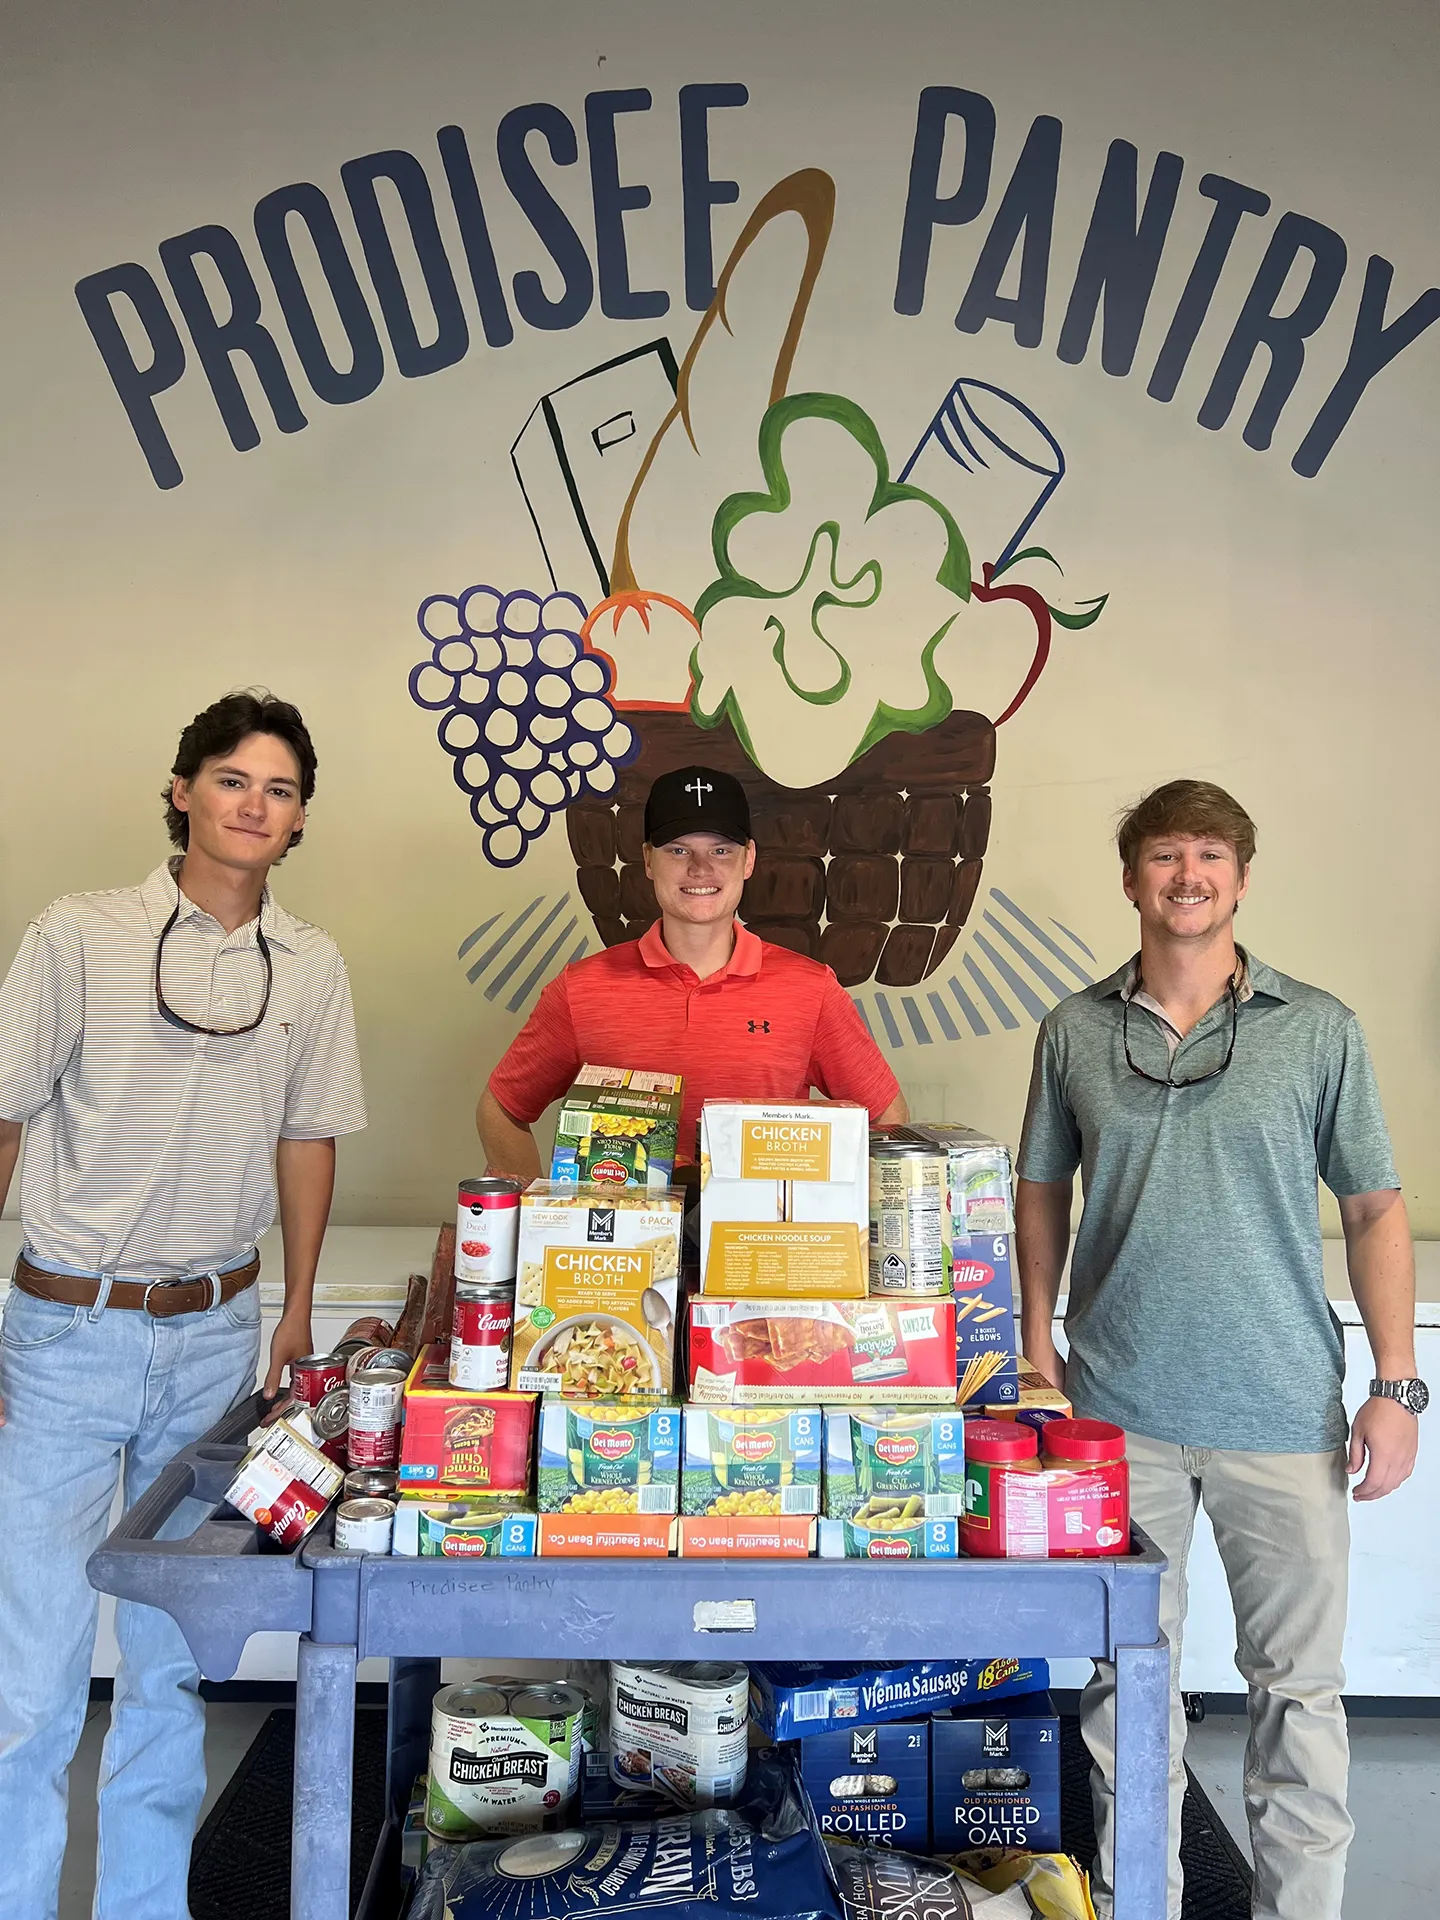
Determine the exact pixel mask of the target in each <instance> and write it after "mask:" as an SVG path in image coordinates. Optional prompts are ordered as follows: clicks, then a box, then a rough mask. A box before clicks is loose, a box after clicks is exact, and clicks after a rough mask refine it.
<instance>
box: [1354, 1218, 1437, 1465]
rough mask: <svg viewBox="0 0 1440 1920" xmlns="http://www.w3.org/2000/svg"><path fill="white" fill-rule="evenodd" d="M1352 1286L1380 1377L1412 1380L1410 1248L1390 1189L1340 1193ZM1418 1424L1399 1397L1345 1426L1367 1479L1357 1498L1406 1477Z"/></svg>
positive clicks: (1367, 1407) (1373, 1405) (1368, 1408)
mask: <svg viewBox="0 0 1440 1920" xmlns="http://www.w3.org/2000/svg"><path fill="white" fill-rule="evenodd" d="M1339 1200H1340V1220H1341V1224H1342V1225H1343V1227H1344V1229H1345V1260H1346V1265H1347V1266H1348V1268H1349V1270H1350V1288H1351V1291H1352V1292H1353V1293H1354V1295H1355V1304H1356V1305H1357V1306H1358V1307H1359V1309H1360V1318H1361V1319H1362V1320H1363V1321H1364V1322H1365V1332H1366V1335H1367V1337H1368V1338H1369V1341H1370V1351H1371V1353H1372V1354H1373V1356H1374V1359H1375V1375H1376V1378H1377V1379H1380V1380H1412V1379H1414V1377H1415V1250H1414V1248H1413V1246H1412V1245H1411V1243H1410V1222H1409V1218H1408V1216H1407V1215H1406V1212H1405V1200H1404V1196H1403V1195H1402V1194H1400V1193H1398V1192H1396V1190H1395V1189H1394V1188H1393V1187H1390V1188H1385V1189H1382V1190H1381V1191H1380V1192H1378V1193H1352V1194H1344V1195H1341V1196H1339ZM1419 1438H1420V1422H1419V1421H1418V1420H1417V1419H1416V1417H1415V1415H1414V1414H1413V1413H1411V1412H1410V1411H1409V1410H1408V1408H1405V1407H1402V1406H1401V1405H1400V1404H1399V1402H1398V1401H1395V1400H1382V1399H1373V1400H1367V1401H1366V1402H1365V1404H1364V1406H1363V1407H1361V1409H1360V1411H1359V1412H1358V1413H1357V1414H1356V1416H1355V1421H1354V1425H1353V1426H1352V1427H1351V1429H1350V1471H1351V1473H1352V1474H1353V1473H1359V1472H1360V1470H1361V1468H1362V1467H1364V1468H1365V1477H1364V1479H1363V1480H1362V1481H1361V1482H1360V1483H1359V1485H1358V1486H1357V1487H1356V1488H1355V1498H1356V1499H1357V1500H1380V1499H1383V1497H1384V1496H1385V1495H1386V1494H1387V1493H1393V1492H1394V1491H1395V1489H1396V1487H1398V1486H1399V1485H1401V1483H1402V1482H1403V1481H1405V1480H1408V1479H1409V1477H1410V1475H1411V1473H1412V1471H1413V1470H1414V1466H1415V1453H1416V1449H1417V1447H1418V1444H1419Z"/></svg>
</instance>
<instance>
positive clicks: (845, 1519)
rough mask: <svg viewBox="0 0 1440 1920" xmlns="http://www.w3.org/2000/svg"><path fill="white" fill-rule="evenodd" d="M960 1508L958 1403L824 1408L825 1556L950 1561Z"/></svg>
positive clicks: (961, 1459) (961, 1427)
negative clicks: (948, 1405) (955, 1405)
mask: <svg viewBox="0 0 1440 1920" xmlns="http://www.w3.org/2000/svg"><path fill="white" fill-rule="evenodd" d="M964 1506H965V1419H964V1415H963V1414H961V1413H960V1412H959V1410H958V1409H951V1408H946V1409H945V1410H943V1411H940V1412H932V1411H930V1410H929V1409H928V1408H917V1407H853V1408H852V1407H836V1408H832V1409H831V1410H830V1411H829V1412H828V1413H827V1414H826V1417H825V1513H826V1518H827V1523H828V1524H826V1525H825V1526H822V1528H821V1530H820V1531H821V1553H822V1555H823V1556H824V1557H825V1558H827V1559H830V1558H839V1557H843V1558H845V1559H851V1560H894V1559H916V1560H919V1559H932V1560H935V1559H946V1560H949V1559H953V1558H954V1557H955V1553H956V1551H957V1549H958V1545H959V1535H958V1529H957V1526H956V1521H957V1519H958V1516H959V1515H960V1514H961V1513H962V1512H963V1511H964ZM937 1523H941V1524H937ZM837 1548H838V1553H837Z"/></svg>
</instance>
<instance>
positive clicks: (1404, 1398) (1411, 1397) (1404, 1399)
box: [1370, 1380, 1430, 1413]
mask: <svg viewBox="0 0 1440 1920" xmlns="http://www.w3.org/2000/svg"><path fill="white" fill-rule="evenodd" d="M1370 1398H1371V1399H1372V1400H1398V1401H1399V1402H1400V1404H1401V1406H1402V1407H1404V1408H1405V1409H1406V1410H1407V1411H1408V1412H1410V1413H1423V1412H1424V1411H1425V1409H1426V1407H1428V1406H1429V1404H1430V1389H1429V1388H1428V1387H1427V1386H1426V1384H1425V1382H1424V1381H1423V1380H1372V1381H1371V1382H1370Z"/></svg>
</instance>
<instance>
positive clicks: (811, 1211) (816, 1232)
mask: <svg viewBox="0 0 1440 1920" xmlns="http://www.w3.org/2000/svg"><path fill="white" fill-rule="evenodd" d="M787 1229H789V1231H787ZM800 1229H806V1231H800ZM869 1239H870V1116H869V1114H868V1113H867V1112H866V1110H865V1108H863V1107H858V1106H849V1105H840V1104H829V1103H826V1102H820V1101H814V1102H811V1101H800V1102H793V1103H777V1102H774V1101H744V1100H707V1101H706V1102H705V1105H704V1106H703V1108H702V1109H701V1113H700V1273H701V1286H702V1288H703V1289H704V1291H705V1292H706V1293H713V1294H717V1295H719V1296H721V1297H722V1298H735V1297H736V1296H739V1295H748V1296H759V1297H761V1298H765V1297H768V1296H786V1295H788V1296H791V1297H793V1298H803V1299H820V1300H824V1299H831V1300H834V1299H860V1298H863V1296H864V1294H865V1292H866V1289H867V1287H868V1285H869V1276H868V1248H869Z"/></svg>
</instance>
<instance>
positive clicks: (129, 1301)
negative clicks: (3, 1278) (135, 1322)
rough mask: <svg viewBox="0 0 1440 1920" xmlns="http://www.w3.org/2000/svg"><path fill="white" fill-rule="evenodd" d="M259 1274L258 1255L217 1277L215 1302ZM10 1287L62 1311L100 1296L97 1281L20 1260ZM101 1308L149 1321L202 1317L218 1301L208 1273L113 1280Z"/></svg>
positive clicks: (86, 1304)
mask: <svg viewBox="0 0 1440 1920" xmlns="http://www.w3.org/2000/svg"><path fill="white" fill-rule="evenodd" d="M259 1271H260V1256H259V1254H258V1253H257V1254H255V1255H254V1257H253V1258H252V1259H250V1260H248V1261H247V1262H246V1264H245V1265H244V1266H243V1267H232V1268H231V1270H230V1272H229V1273H222V1274H219V1275H217V1276H216V1278H217V1279H218V1280H219V1283H220V1296H219V1298H220V1300H233V1299H234V1298H235V1296H236V1294H237V1293H243V1292H244V1291H245V1289H246V1287H253V1286H254V1284H255V1278H256V1275H257V1274H258V1273H259ZM15 1285H16V1286H17V1287H18V1288H19V1289H20V1291H21V1292H22V1293H30V1294H33V1295H34V1296H35V1298H36V1299H37V1300H54V1301H56V1302H57V1303H58V1304H59V1305H60V1306H62V1307H93V1306H94V1304H95V1302H96V1301H97V1300H98V1299H99V1298H100V1288H101V1285H102V1282H100V1281H99V1280H82V1279H80V1278H79V1277H78V1276H76V1275H74V1274H69V1273H46V1272H45V1271H44V1269H43V1268H41V1267H32V1266H31V1264H30V1262H29V1261H28V1260H26V1259H24V1258H23V1257H22V1258H20V1259H18V1260H17V1261H16V1262H15ZM105 1304H106V1306H107V1307H129V1308H131V1309H133V1310H136V1311H143V1312H145V1313H148V1314H149V1315H150V1317H151V1319H153V1320H171V1319H173V1318H174V1317H175V1315H176V1314H177V1313H203V1312H204V1311H205V1309H206V1308H207V1307H213V1306H217V1305H219V1301H217V1299H216V1298H215V1282H214V1281H213V1280H212V1279H211V1278H210V1276H209V1274H202V1275H201V1276H200V1278H199V1279H198V1280H113V1281H111V1283H110V1297H109V1299H108V1300H107V1301H106V1302H105Z"/></svg>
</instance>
